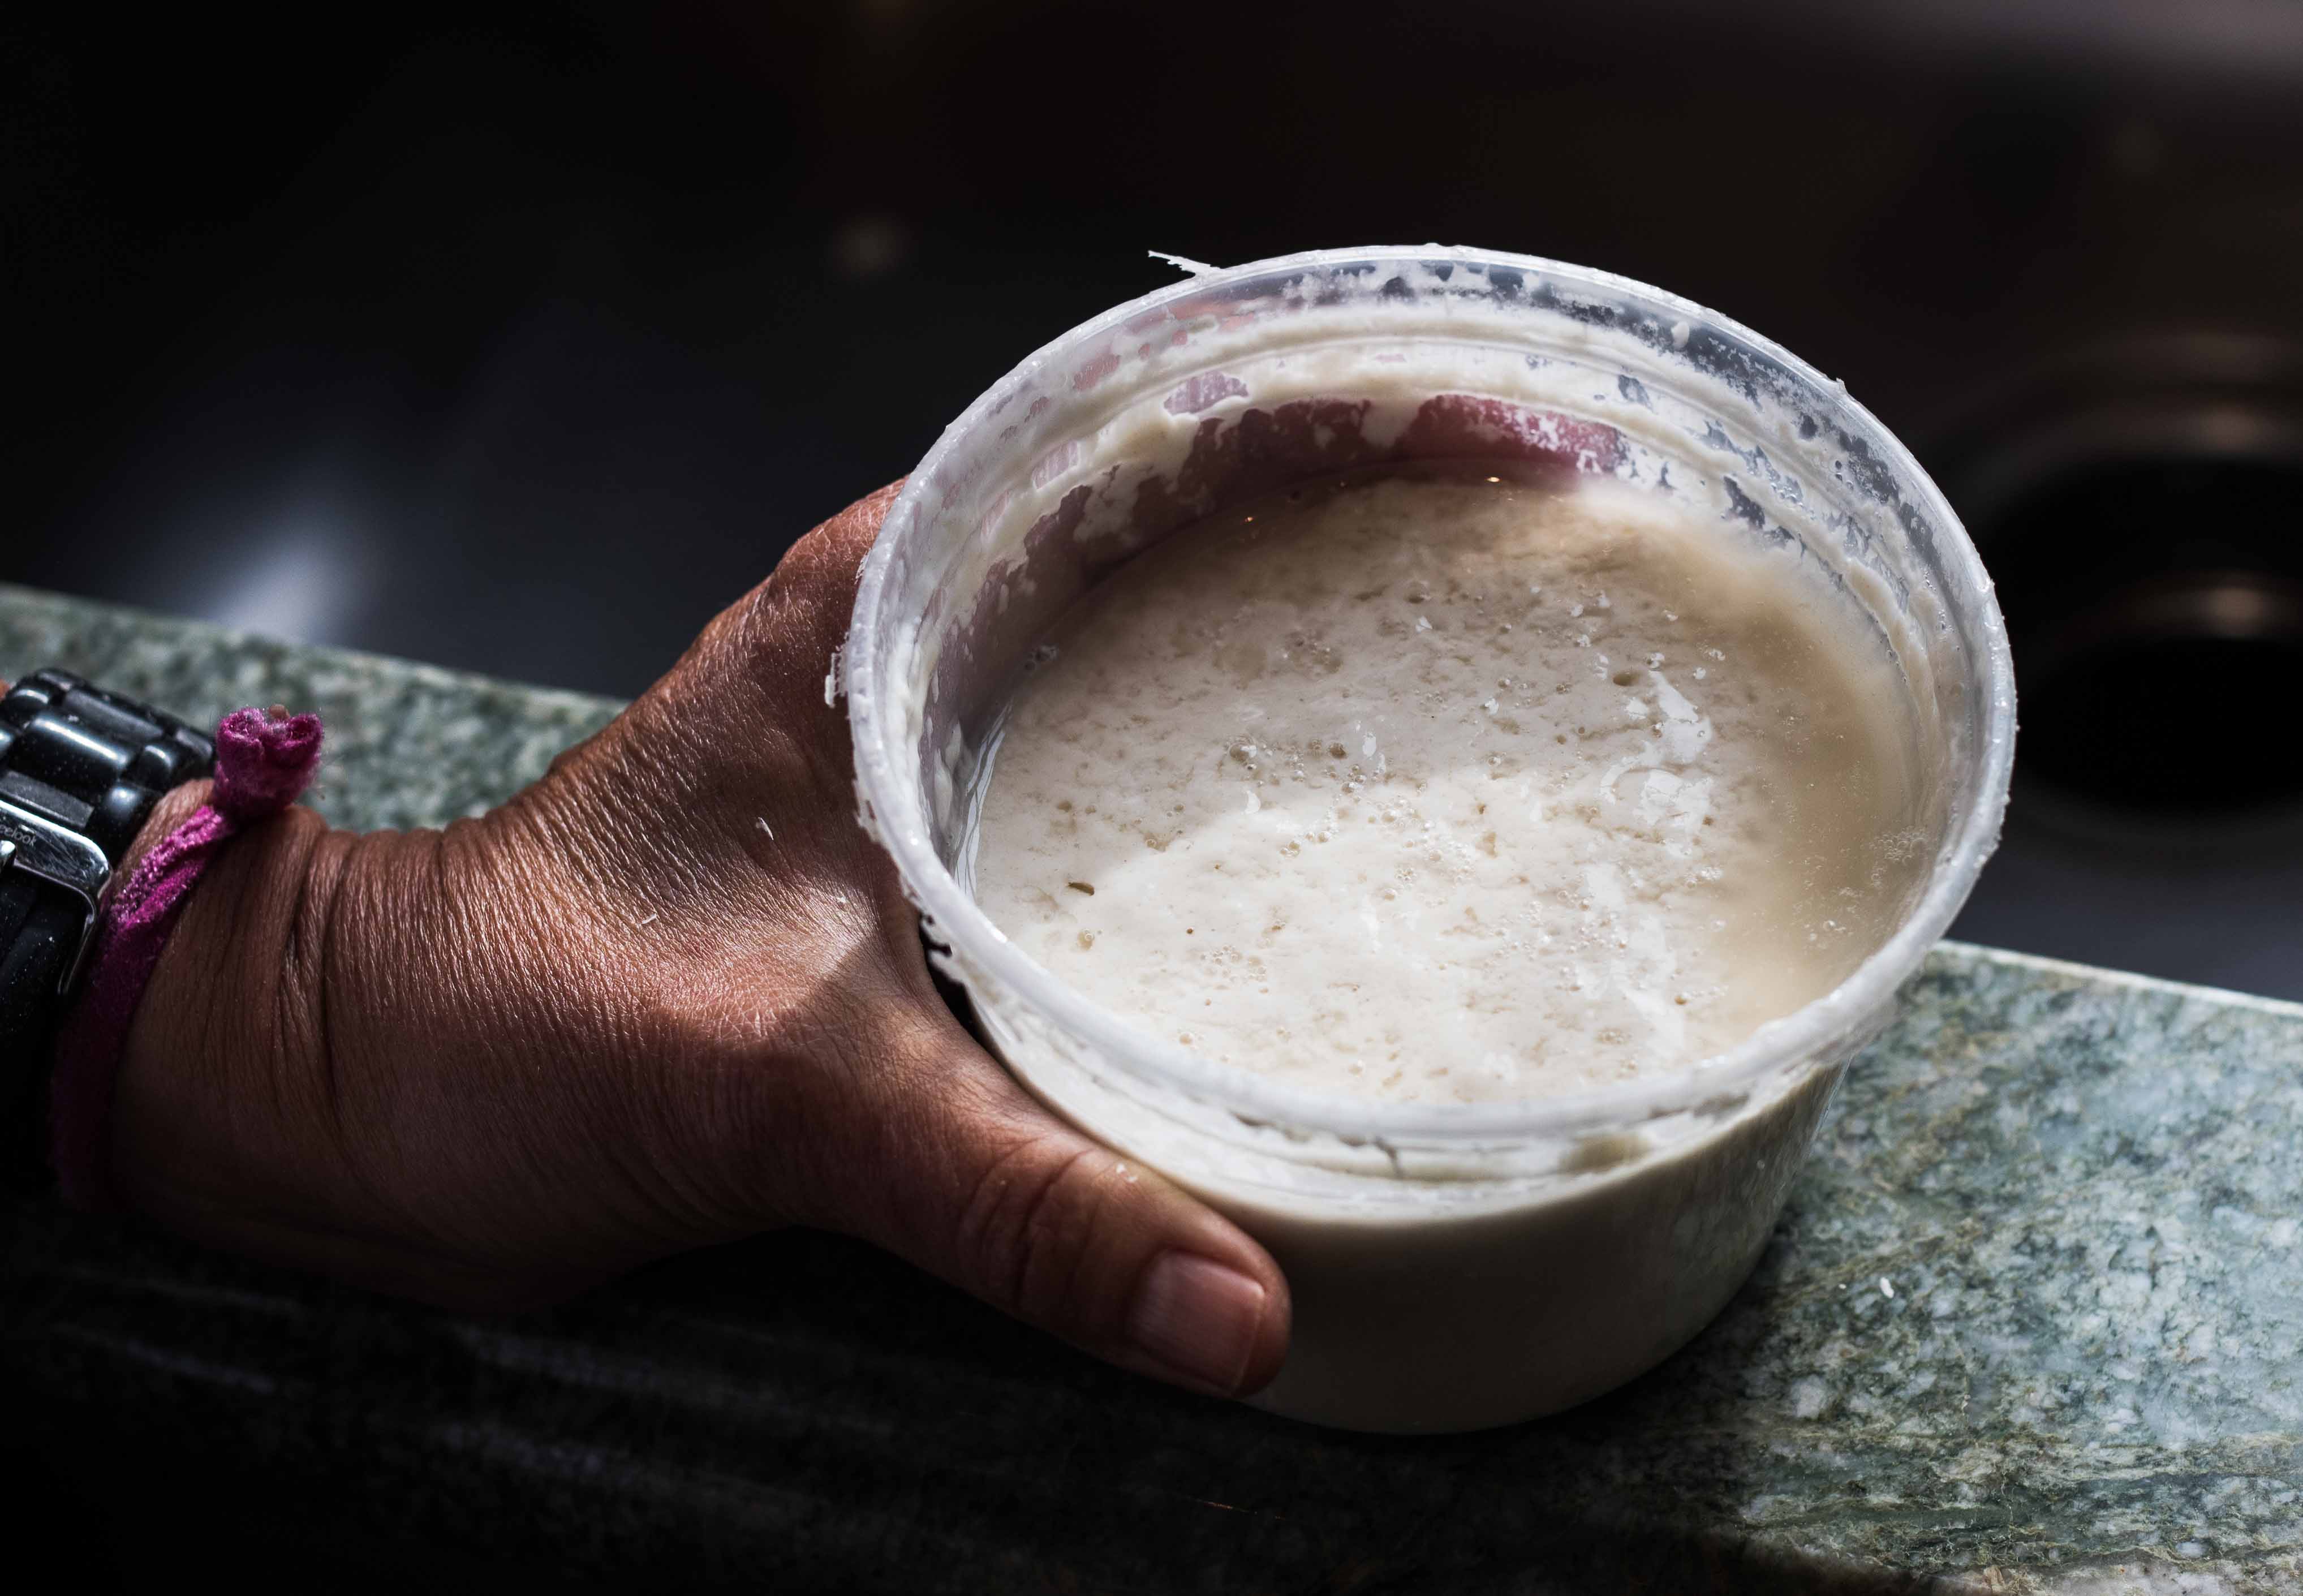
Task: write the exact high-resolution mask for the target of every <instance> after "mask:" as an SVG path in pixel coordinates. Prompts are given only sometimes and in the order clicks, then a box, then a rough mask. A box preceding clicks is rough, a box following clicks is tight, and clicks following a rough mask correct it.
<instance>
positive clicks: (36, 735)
mask: <svg viewBox="0 0 2303 1596" xmlns="http://www.w3.org/2000/svg"><path fill="white" fill-rule="evenodd" d="M214 769H215V743H214V742H213V741H212V740H210V739H208V738H207V737H204V736H202V735H201V734H200V733H198V732H197V731H195V730H192V729H191V728H190V727H189V726H187V725H185V724H184V723H183V722H181V721H179V720H177V719H176V718H175V717H174V716H173V715H167V714H161V713H160V712H159V711H158V710H156V709H151V708H148V707H147V706H145V705H141V704H138V703H135V702H133V701H131V700H130V699H127V698H122V697H119V696H117V695H116V694H113V693H106V692H103V691H100V690H98V689H97V688H92V687H90V686H89V685H88V683H86V682H85V681H82V680H80V678H79V677H77V676H74V675H72V674H71V673H70V672H68V671H34V672H33V673H32V674H31V675H30V676H28V677H26V678H25V679H24V680H21V681H19V682H18V683H16V684H15V686H13V688H10V689H9V690H8V692H7V694H6V695H5V696H4V697H0V1099H4V1106H0V1127H4V1129H5V1134H6V1136H8V1138H9V1140H10V1142H11V1143H12V1145H10V1146H9V1147H7V1148H6V1149H5V1151H4V1155H0V1165H4V1167H5V1168H6V1169H7V1170H9V1171H10V1172H11V1173H12V1174H13V1175H14V1176H16V1177H17V1178H18V1179H19V1181H20V1182H21V1178H23V1177H24V1176H26V1175H29V1174H30V1173H31V1172H33V1171H36V1170H40V1169H42V1168H44V1167H45V1164H46V1159H45V1157H44V1156H43V1155H42V1153H43V1149H44V1146H45V1143H46V1119H47V1114H46V1102H47V1084H48V1066H49V1061H50V1046H51V1043H52V1040H53V1035H54V1032H55V1024H56V1019H57V1017H58V1016H59V1015H61V1014H62V1013H63V1008H64V1004H65V1002H66V1001H67V1000H68V999H69V998H70V997H71V995H72V986H73V984H74V983H75V982H76V981H78V979H79V978H80V966H81V964H82V963H83V962H84V961H85V959H86V958H87V956H88V949H89V942H91V941H92V940H93V938H94V936H95V933H96V917H97V902H98V900H99V899H100V898H101V896H102V894H103V891H104V887H105V882H107V881H109V880H110V879H111V877H112V873H113V871H114V869H116V868H118V866H119V864H120V859H121V856H122V855H123V854H125V853H126V852H127V851H128V849H129V847H130V845H131V844H132V843H133V842H134V841H135V840H136V834H137V833H138V832H140V831H142V830H143V829H144V823H145V822H146V821H148V820H149V819H150V818H151V817H152V810H153V808H154V806H156V805H157V804H158V803H159V801H160V795H161V794H162V793H165V792H166V791H167V790H169V789H170V788H172V787H179V786H181V785H182V784H183V783H184V782H186V781H198V779H199V778H201V777H203V776H206V775H207V774H209V773H211V772H212V771H213V770H214Z"/></svg>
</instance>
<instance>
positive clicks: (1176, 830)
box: [973, 471, 1922, 1102]
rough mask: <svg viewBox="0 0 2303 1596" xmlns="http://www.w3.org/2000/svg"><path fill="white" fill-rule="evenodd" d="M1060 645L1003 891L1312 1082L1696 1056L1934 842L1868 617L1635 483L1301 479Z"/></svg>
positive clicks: (1776, 558) (996, 796) (1024, 746)
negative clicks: (1919, 809) (1923, 821)
mask: <svg viewBox="0 0 2303 1596" xmlns="http://www.w3.org/2000/svg"><path fill="white" fill-rule="evenodd" d="M1054 641H1055V644H1056V646H1055V648H1054V650H1053V653H1052V656H1051V657H1048V658H1047V659H1046V661H1045V663H1042V664H1041V665H1040V666H1039V668H1037V669H1036V670H1035V671H1033V672H1032V673H1031V674H1030V675H1029V676H1027V677H1026V678H1025V680H1024V682H1023V684H1022V686H1021V687H1020V688H1019V690H1018V691H1017V695H1016V697H1015V700H1014V702H1013V704H1012V705H1011V706H1010V709H1009V713H1008V717H1007V722H1006V727H1005V730H1004V733H1003V735H1002V738H1001V739H1000V743H999V745H998V747H997V750H996V754H995V756H994V759H993V761H992V764H991V769H990V773H989V775H988V778H987V780H988V787H987V789H986V790H985V791H984V793H983V804H982V811H981V814H982V819H981V824H980V830H979V832H978V838H977V844H976V851H975V857H974V869H973V875H974V890H975V893H976V896H977V899H978V900H979V902H980V903H981V904H982V905H983V908H984V910H985V912H986V913H987V914H989V915H990V916H991V919H992V921H993V922H994V924H996V925H999V926H1000V929H1001V930H1002V931H1003V932H1005V933H1007V934H1008V936H1009V937H1010V938H1011V939H1013V941H1014V942H1016V943H1017V946H1018V947H1020V948H1021V949H1022V950H1024V951H1025V952H1026V953H1028V954H1029V955H1030V956H1031V957H1033V958H1035V959H1037V960H1039V961H1040V962H1041V963H1042V964H1043V965H1045V966H1046V967H1048V968H1049V969H1050V971H1052V972H1053V973H1054V974H1056V975H1058V976H1059V978H1061V979H1062V980H1063V981H1064V982H1066V983H1067V984H1069V985H1071V986H1073V987H1075V988H1076V989H1077V990H1079V991H1080V992H1083V993H1084V994H1085V995H1087V996H1088V997H1090V998H1092V999H1093V1000H1094V1001H1097V1002H1099V1003H1101V1004H1102V1005H1104V1006H1105V1007H1107V1008H1109V1009H1113V1010H1115V1011H1117V1012H1118V1013H1119V1014H1121V1015H1122V1016H1125V1017H1126V1018H1130V1019H1132V1020H1134V1021H1135V1022H1136V1023H1138V1024H1139V1025H1141V1026H1143V1027H1144V1028H1146V1029H1148V1030H1149V1031H1151V1033H1153V1034H1157V1035H1160V1036H1163V1037H1165V1038H1167V1039H1168V1040H1169V1041H1172V1042H1176V1043H1181V1044H1182V1045H1185V1046H1186V1047H1189V1048H1191V1049H1193V1050H1194V1051H1196V1052H1198V1053H1200V1054H1202V1055H1203V1056H1205V1057H1208V1058H1210V1059H1213V1060H1219V1061H1220V1062H1223V1063H1226V1064H1230V1065H1235V1066H1238V1067H1240V1068H1246V1069H1252V1070H1255V1071H1258V1072H1260V1073H1263V1074H1267V1075H1270V1076H1273V1077H1283V1078H1286V1079H1287V1080H1289V1081H1291V1082H1292V1083H1293V1084H1295V1085H1300V1086H1303V1087H1307V1088H1311V1089H1314V1090H1324V1091H1329V1092H1337V1093H1346V1094H1354V1095H1361V1096H1371V1097H1380V1098H1386V1099H1391V1100H1396V1101H1416V1102H1448V1101H1479V1100H1490V1099H1502V1098H1519V1097H1531V1096H1541V1095H1546V1094H1553V1093H1558V1092H1566V1091H1576V1090H1582V1089H1588V1088H1590V1087H1593V1086H1598V1085H1606V1084H1608V1083H1611V1082H1615V1081H1620V1080H1624V1079H1627V1078H1631V1077H1637V1076H1641V1075H1643V1074H1653V1073H1657V1072H1659V1071H1663V1070H1668V1069H1673V1068H1680V1067H1683V1066H1684V1065H1686V1064H1688V1063H1689V1062H1691V1061H1692V1060H1697V1059H1700V1058H1702V1057H1705V1056H1707V1055H1709V1054H1711V1053H1715V1052H1717V1051H1722V1050H1724V1049H1725V1048H1727V1047H1730V1046H1733V1045H1734V1043H1738V1042H1740V1041H1742V1040H1743V1039H1744V1038H1745V1037H1747V1036H1748V1035H1750V1033H1751V1032H1752V1031H1753V1030H1754V1029H1755V1028H1756V1027H1757V1026H1759V1025H1761V1024H1762V1023H1764V1022H1766V1021H1767V1020H1769V1019H1772V1018H1777V1017H1779V1016H1781V1015H1784V1014H1787V1013H1789V1012H1791V1011H1792V1010H1793V1009H1797V1008H1799V1007H1801V1005H1802V1004H1804V1003H1806V1002H1808V1001H1810V1000H1812V999H1813V998H1815V997H1818V996H1819V995H1820V994H1822V993H1823V992H1826V991H1827V990H1829V989H1830V988H1831V987H1832V986H1833V985H1835V984H1837V982H1838V981H1839V980H1841V979H1842V978H1843V976H1845V975H1847V974H1848V973H1849V972H1850V971H1851V970H1852V968H1853V967H1855V966H1856V965H1857V964H1858V963H1860V961H1861V959H1862V958H1863V957H1864V956H1865V955H1866V954H1868V953H1869V952H1870V951H1871V950H1873V949H1874V948H1875V947H1877V945H1878V943H1879V942H1881V941H1883V940H1884V939H1885V935H1886V934H1887V933H1888V931H1889V930H1890V929H1891V928H1892V926H1893V924H1894V918H1895V915H1896V912H1897V910H1898V909H1899V908H1900V907H1901V905H1902V900H1903V899H1904V896H1905V894H1906V892H1907V891H1909V889H1910V888H1911V884H1912V883H1913V882H1914V880H1915V878H1916V876H1917V874H1918V872H1919V866H1920V864H1921V862H1922V861H1921V860H1920V859H1919V857H1917V856H1918V855H1919V852H1920V851H1921V850H1920V846H1919V841H1920V840H1919V839H1918V838H1917V837H1915V836H1914V835H1913V834H1911V832H1910V831H1909V830H1908V826H1909V821H1908V810H1909V806H1910V801H1911V799H1910V773H1909V770H1908V754H1907V740H1906V737H1905V733H1904V729H1903V728H1904V722H1903V719H1902V714H1901V708H1900V705H1901V701H1900V699H1899V697H1898V696H1897V688H1896V686H1895V680H1894V675H1893V672H1892V669H1891V667H1889V666H1888V665H1887V663H1885V660H1884V659H1883V658H1881V657H1879V654H1878V651H1877V646H1876V645H1873V644H1870V643H1869V642H1868V640H1867V639H1865V638H1862V637H1860V635H1858V634H1857V633H1856V631H1855V630H1854V629H1852V627H1849V626H1847V625H1846V624H1845V623H1844V621H1843V620H1842V619H1841V618H1840V617H1839V616H1838V615H1837V614H1836V613H1835V610H1834V605H1833V604H1832V603H1831V602H1830V601H1829V600H1828V598H1827V597H1826V595H1824V593H1823V592H1822V591H1821V589H1820V588H1819V587H1816V586H1813V585H1811V584H1810V581H1809V578H1806V577H1804V576H1802V575H1801V573H1800V572H1799V571H1798V570H1796V562H1795V558H1794V556H1793V554H1792V553H1785V552H1781V551H1773V550H1767V549H1763V548H1761V547H1759V546H1758V545H1756V544H1755V543H1753V542H1752V541H1750V540H1749V539H1747V538H1745V537H1744V536H1742V534H1741V533H1740V531H1736V530H1734V529H1729V528H1722V527H1720V526H1718V525H1717V524H1711V523H1707V522H1704V521H1699V520H1698V519H1694V518H1693V517H1692V516H1691V515H1690V514H1688V513H1687V512H1685V511H1682V510H1679V509H1677V508H1675V507H1674V506H1673V505H1672V504H1670V503H1669V502H1666V501H1665V500H1663V499H1661V498H1658V496H1656V495H1654V494H1647V493H1643V492H1641V491H1639V490H1636V489H1632V488H1628V487H1624V486H1617V485H1614V484H1608V483H1593V482H1586V483H1584V484H1583V485H1582V486H1575V487H1572V488H1564V487H1562V486H1559V485H1557V484H1556V483H1555V484H1551V485H1544V484H1540V483H1530V482H1523V481H1514V480H1511V479H1508V478H1505V477H1488V476H1486V475H1485V474H1484V473H1482V472H1480V471H1466V472H1453V471H1450V472H1445V473H1438V474H1434V473H1430V472H1424V473H1418V474H1415V475H1413V476H1409V475H1398V474H1395V475H1390V476H1381V477H1371V478H1363V479H1360V480H1356V481H1352V482H1348V483H1342V484H1329V485H1323V486H1319V487H1315V488H1309V489H1304V490H1298V491H1297V492H1295V493H1292V494H1280V495H1277V496H1275V497H1273V498H1271V499H1270V500H1267V501H1264V502H1261V503H1259V504H1255V505H1251V506H1247V507H1245V508H1244V509H1242V510H1239V511H1234V512H1231V513H1229V514H1227V515H1226V516H1224V517H1222V518H1220V519H1219V520H1216V521H1211V522H1210V523H1208V524H1205V525H1203V526H1202V527H1200V528H1194V529H1193V530H1191V531H1188V532H1185V533H1184V534H1182V535H1179V536H1177V537H1176V538H1174V539H1172V540H1170V541H1169V542H1168V543H1167V544H1165V545H1162V546H1161V547H1160V549H1158V550H1156V551H1155V552H1153V553H1151V554H1150V555H1148V556H1146V557H1144V558H1143V559H1140V560H1138V561H1136V562H1134V563H1133V564H1131V565H1129V566H1128V567H1126V569H1124V570H1122V571H1121V572H1119V573H1118V576H1117V577H1115V578H1113V579H1112V580H1110V581H1109V583H1107V584H1106V585H1105V586H1104V587H1102V588H1101V589H1099V590H1098V592H1097V593H1096V594H1094V595H1092V596H1091V597H1090V598H1089V600H1088V601H1087V602H1086V603H1085V604H1083V605H1082V606H1081V609H1080V610H1079V611H1078V612H1076V613H1075V615H1074V616H1073V617H1072V618H1071V619H1070V621H1068V622H1067V625H1066V627H1065V628H1064V629H1063V630H1062V632H1061V633H1060V634H1059V637H1058V638H1056V639H1054ZM1043 652H1044V651H1043Z"/></svg>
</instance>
